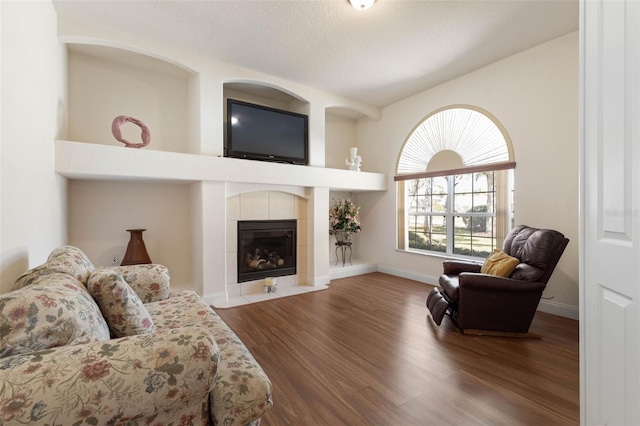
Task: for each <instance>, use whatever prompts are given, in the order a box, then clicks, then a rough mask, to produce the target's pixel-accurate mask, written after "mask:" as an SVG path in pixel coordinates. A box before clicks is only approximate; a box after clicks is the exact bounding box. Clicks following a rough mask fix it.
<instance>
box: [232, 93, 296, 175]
mask: <svg viewBox="0 0 640 426" xmlns="http://www.w3.org/2000/svg"><path fill="white" fill-rule="evenodd" d="M307 123H308V117H307V116H306V115H303V114H297V113H293V112H289V111H282V110H279V109H275V108H269V107H264V106H260V105H254V104H250V103H246V102H241V101H236V100H234V99H227V139H226V146H225V156H227V157H235V158H248V159H252V160H269V161H279V162H286V163H293V164H307V160H308V158H307V155H308V149H307V140H308V131H307Z"/></svg>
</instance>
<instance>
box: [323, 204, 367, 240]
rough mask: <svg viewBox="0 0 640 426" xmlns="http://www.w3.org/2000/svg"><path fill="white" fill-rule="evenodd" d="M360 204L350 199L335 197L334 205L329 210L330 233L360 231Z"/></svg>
mask: <svg viewBox="0 0 640 426" xmlns="http://www.w3.org/2000/svg"><path fill="white" fill-rule="evenodd" d="M359 212H360V206H356V205H355V204H353V202H352V201H351V200H350V199H348V198H347V199H346V200H345V199H334V204H333V207H332V208H331V209H330V210H329V235H334V234H335V233H336V231H347V232H350V233H356V232H360V229H361V228H360V215H359Z"/></svg>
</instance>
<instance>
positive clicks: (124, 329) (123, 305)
mask: <svg viewBox="0 0 640 426" xmlns="http://www.w3.org/2000/svg"><path fill="white" fill-rule="evenodd" d="M87 288H88V289H89V293H91V295H92V296H93V298H94V299H95V301H96V302H97V303H98V306H100V310H101V311H102V315H103V316H104V318H105V320H106V321H107V324H108V325H109V330H111V335H112V336H113V337H125V336H132V335H135V334H144V333H154V332H155V331H156V327H155V326H154V325H153V320H152V319H151V317H150V316H149V312H148V311H147V308H145V307H144V305H143V304H142V301H141V300H140V298H139V297H138V295H137V294H136V293H135V292H134V291H133V290H132V289H131V287H129V284H127V282H126V281H125V280H124V278H122V277H121V276H120V275H119V274H118V273H117V272H115V271H113V270H110V269H107V268H98V269H96V270H94V271H93V272H92V273H91V275H90V276H89V280H88V282H87Z"/></svg>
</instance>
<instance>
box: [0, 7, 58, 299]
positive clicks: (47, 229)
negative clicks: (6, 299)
mask: <svg viewBox="0 0 640 426" xmlns="http://www.w3.org/2000/svg"><path fill="white" fill-rule="evenodd" d="M0 17H1V23H2V25H0V27H1V30H0V31H1V33H2V49H1V52H2V82H1V84H0V86H1V87H2V108H1V111H2V120H1V122H2V126H1V127H2V136H1V152H2V160H1V161H2V165H1V170H0V176H1V178H0V182H1V191H0V192H1V200H2V201H1V206H2V219H1V222H0V236H1V237H0V253H1V260H0V292H6V291H8V290H10V289H11V287H12V285H13V282H14V281H15V279H16V278H17V277H18V276H19V275H20V274H22V273H23V272H24V271H26V270H27V269H28V268H30V267H33V266H37V265H39V264H41V263H43V262H44V261H45V260H46V258H47V256H48V254H49V252H50V251H51V250H52V249H54V248H55V247H57V246H59V245H61V244H64V243H65V242H66V239H67V229H66V216H67V212H66V180H65V179H64V178H61V177H60V176H58V175H56V174H55V173H54V169H53V167H54V158H53V156H54V151H53V141H54V139H56V137H62V136H64V128H65V105H66V87H65V82H66V53H65V49H64V47H63V46H62V45H61V44H60V43H58V39H57V31H56V13H55V11H54V9H53V5H52V4H51V3H50V2H5V1H3V2H0Z"/></svg>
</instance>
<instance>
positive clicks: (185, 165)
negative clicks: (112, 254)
mask: <svg viewBox="0 0 640 426" xmlns="http://www.w3.org/2000/svg"><path fill="white" fill-rule="evenodd" d="M55 170H56V173H58V174H60V175H61V176H65V177H67V178H70V179H86V180H141V181H144V180H151V181H168V182H185V183H187V182H199V181H224V182H238V183H260V184H270V185H290V186H303V187H324V188H331V189H335V190H345V191H386V190H387V179H386V175H384V174H381V173H369V172H353V171H350V170H340V169H330V168H324V167H311V166H298V165H291V164H280V163H271V162H265V161H251V160H241V159H236V158H225V157H217V156H207V155H196V154H184V153H177V152H166V151H155V150H150V149H144V148H143V149H135V148H125V147H121V146H109V145H100V144H92V143H84V142H71V141H65V140H56V141H55Z"/></svg>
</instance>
